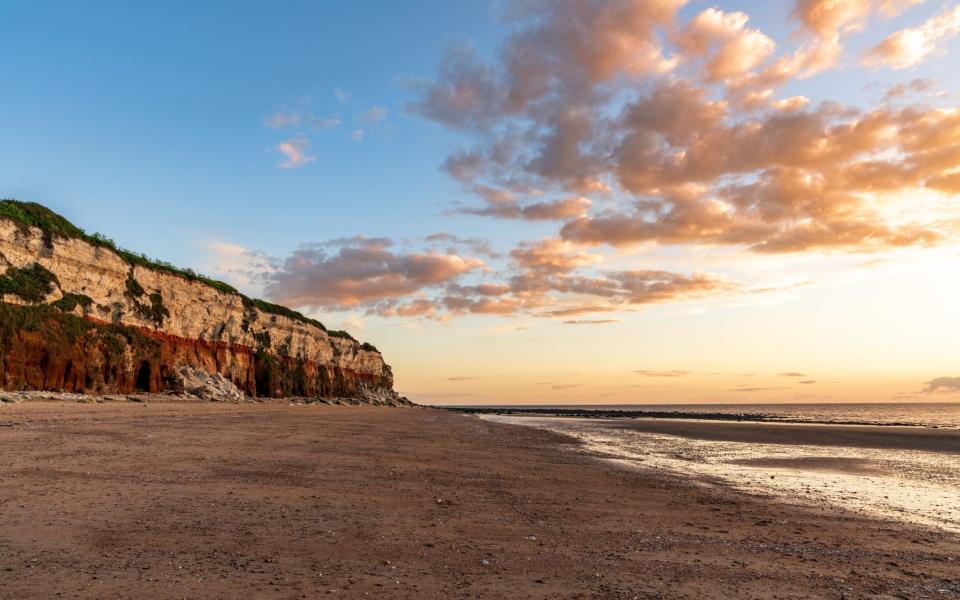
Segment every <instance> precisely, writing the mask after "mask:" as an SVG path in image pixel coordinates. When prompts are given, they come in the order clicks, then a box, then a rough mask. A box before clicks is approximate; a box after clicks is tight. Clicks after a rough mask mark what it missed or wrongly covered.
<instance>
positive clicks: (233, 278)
mask: <svg viewBox="0 0 960 600" xmlns="http://www.w3.org/2000/svg"><path fill="white" fill-rule="evenodd" d="M203 247H204V250H205V251H206V252H207V253H209V255H210V258H209V265H210V270H211V271H212V272H214V273H216V274H217V275H218V276H220V277H223V278H224V279H226V280H227V281H228V282H229V283H232V284H233V285H235V286H237V287H239V288H241V289H244V290H247V291H250V292H254V290H259V289H260V288H261V287H262V286H263V285H264V284H265V283H266V281H267V279H268V278H269V275H270V273H272V272H274V271H276V270H277V268H278V265H277V263H276V261H275V260H274V259H272V258H270V257H269V256H267V255H266V254H264V253H262V252H257V251H254V250H250V249H248V248H245V247H243V246H240V245H238V244H232V243H230V242H225V241H222V240H211V241H208V242H205V243H204V244H203Z"/></svg>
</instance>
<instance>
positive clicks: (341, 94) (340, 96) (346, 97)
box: [333, 88, 350, 104]
mask: <svg viewBox="0 0 960 600" xmlns="http://www.w3.org/2000/svg"><path fill="white" fill-rule="evenodd" d="M333 97H334V98H336V99H337V102H339V103H340V104H346V103H348V102H350V94H348V93H347V92H345V91H343V90H341V89H340V88H334V90H333Z"/></svg>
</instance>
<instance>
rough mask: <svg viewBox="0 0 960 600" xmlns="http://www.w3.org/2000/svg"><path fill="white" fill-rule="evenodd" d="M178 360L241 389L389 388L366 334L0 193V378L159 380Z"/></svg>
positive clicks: (4, 382) (141, 387) (341, 393)
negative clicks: (358, 335) (328, 324)
mask: <svg viewBox="0 0 960 600" xmlns="http://www.w3.org/2000/svg"><path fill="white" fill-rule="evenodd" d="M185 367H192V368H199V369H202V370H204V371H206V372H207V373H210V374H219V375H220V376H222V377H223V378H225V379H227V380H229V381H230V382H232V383H233V384H234V385H236V387H237V388H239V389H240V390H242V391H243V392H244V393H246V394H247V395H249V396H252V397H288V396H299V397H345V398H357V399H366V400H371V401H378V402H392V401H396V400H398V397H397V396H396V394H395V393H394V392H393V374H392V372H391V370H390V367H389V366H388V365H387V364H386V363H385V362H384V360H383V356H382V355H381V354H380V352H379V351H377V349H376V348H374V347H373V346H371V345H369V344H361V343H360V342H358V341H357V340H355V339H353V338H352V337H351V336H349V334H346V333H344V332H331V331H327V330H326V329H325V328H324V326H323V325H322V324H320V323H319V322H317V321H314V320H312V319H308V318H306V317H304V316H303V315H301V314H299V313H297V312H294V311H292V310H289V309H287V308H285V307H282V306H277V305H273V304H269V303H266V302H263V301H260V300H254V299H251V298H247V297H246V296H243V295H242V294H240V293H239V292H237V291H236V290H234V289H233V288H231V287H230V286H228V285H226V284H223V283H221V282H216V281H212V280H209V279H206V278H204V277H201V276H198V275H196V274H195V273H193V272H192V271H188V270H180V269H176V268H174V267H172V266H171V265H167V264H164V263H156V262H153V261H150V260H149V259H146V258H145V257H143V256H139V255H134V254H131V253H129V252H126V251H123V250H119V249H117V248H116V247H115V246H114V245H113V243H112V242H110V241H109V240H107V239H106V238H103V237H100V236H96V235H94V236H90V235H87V234H86V233H84V232H83V231H82V230H81V229H79V228H77V227H75V226H74V225H72V224H71V223H70V222H69V221H67V220H66V219H64V218H63V217H61V216H59V215H57V214H56V213H53V212H52V211H49V210H48V209H46V208H44V207H42V206H40V205H37V204H30V203H21V202H16V201H11V200H3V201H0V389H8V390H10V389H38V390H62V391H67V392H87V393H97V394H107V393H131V392H134V391H142V392H162V391H164V390H168V389H172V388H174V387H175V386H176V380H177V377H178V371H179V370H181V369H182V368H185Z"/></svg>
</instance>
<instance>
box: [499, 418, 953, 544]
mask: <svg viewBox="0 0 960 600" xmlns="http://www.w3.org/2000/svg"><path fill="white" fill-rule="evenodd" d="M497 408H498V409H499V408H505V407H497ZM514 408H517V409H519V408H521V407H514ZM523 408H533V407H523ZM535 408H538V409H540V408H548V407H542V406H537V407H535ZM556 408H557V409H578V410H582V411H593V410H599V411H600V413H599V416H593V417H590V418H587V417H585V416H584V415H575V416H567V417H551V416H544V415H541V414H524V413H513V414H503V413H501V414H484V415H481V417H482V418H484V419H488V420H491V421H496V422H501V423H510V424H516V425H524V426H528V427H538V428H541V429H547V430H550V431H554V432H557V433H562V434H565V435H568V436H572V437H574V438H576V439H578V440H579V441H580V442H581V444H580V445H579V446H578V447H577V448H576V449H572V450H570V451H578V452H587V453H590V454H592V455H594V456H595V457H596V458H597V460H602V461H606V462H608V463H612V464H615V465H617V466H618V467H620V468H624V469H630V470H636V471H641V472H649V471H650V470H653V471H656V474H657V475H660V476H662V475H664V474H667V475H669V476H674V475H675V476H679V477H684V478H686V479H688V480H689V481H690V482H692V483H694V484H696V485H708V486H726V487H729V488H733V489H735V490H736V491H738V492H741V493H744V494H749V495H752V496H761V497H764V498H769V499H771V500H774V501H777V502H782V503H785V504H792V505H799V506H811V507H824V506H831V507H834V508H836V509H837V510H841V511H847V512H851V513H856V514H858V515H866V516H871V517H874V518H880V519H887V520H891V521H899V522H902V523H910V524H912V525H916V526H919V527H922V528H931V529H935V530H942V531H951V532H955V533H960V431H957V432H956V438H955V439H956V446H955V447H954V446H953V445H952V443H953V439H954V438H953V437H952V435H953V434H952V432H953V430H960V403H952V404H933V403H930V404H906V403H903V404H778V405H775V404H766V405H759V404H749V405H748V404H737V405H715V404H710V405H699V406H696V405H632V406H625V405H617V406H569V405H564V406H557V407H556ZM508 410H509V409H508ZM615 411H626V412H627V413H634V414H635V413H638V412H650V413H656V414H665V413H667V414H669V413H683V414H682V415H679V418H680V419H682V420H689V419H694V420H698V421H703V422H706V421H704V420H703V417H704V416H705V415H706V416H708V417H709V419H710V420H709V422H708V426H709V427H724V426H728V425H733V426H736V425H737V423H730V421H731V420H732V421H743V422H749V421H759V424H758V425H756V426H757V427H763V428H775V427H780V428H786V427H793V429H794V430H795V429H797V428H798V427H797V426H788V425H786V423H806V424H810V426H812V427H818V425H815V424H824V427H826V429H827V430H826V433H825V434H824V435H825V436H826V438H827V440H828V441H827V443H823V437H824V435H821V436H820V438H821V441H820V443H818V444H816V445H813V444H810V445H807V444H804V443H803V442H804V439H803V437H799V438H797V439H791V440H790V443H766V442H765V443H754V442H745V441H717V440H710V439H695V438H693V437H690V436H684V435H679V434H677V435H674V434H670V433H666V432H664V429H663V428H658V432H656V433H650V432H644V431H638V430H636V429H635V428H631V427H629V426H624V423H626V422H630V421H632V420H633V419H623V418H611V415H613V416H614V417H615ZM716 415H726V416H729V417H728V418H723V417H720V418H721V419H722V420H717V419H718V417H717V416H716ZM639 418H644V417H639ZM676 418H678V417H677V416H674V417H672V419H676ZM849 425H857V426H858V427H857V428H856V429H857V431H858V434H857V435H869V436H874V438H875V440H877V441H878V443H876V444H874V445H875V446H878V447H854V446H849V445H845V444H844V441H843V440H844V439H846V438H845V436H844V435H840V430H841V429H844V428H845V426H849ZM833 427H837V428H838V429H836V430H834V429H833ZM799 428H800V429H804V428H805V426H799ZM905 428H906V429H905ZM910 428H928V429H929V430H932V429H936V430H937V431H938V432H940V433H936V434H935V435H937V436H947V437H946V438H943V437H941V439H946V444H945V445H944V444H943V443H941V444H940V445H939V447H938V448H937V449H935V450H927V449H925V450H916V449H902V448H896V447H885V445H884V443H883V440H884V437H885V436H898V435H902V434H903V432H904V431H907V432H908V433H909V431H911V429H910ZM666 430H667V431H668V430H669V428H667V429H666ZM944 430H946V431H944ZM833 431H837V432H838V433H837V435H836V436H835V437H836V443H834V442H832V441H831V440H832V439H833V434H832V433H831V432H833ZM893 446H896V445H895V444H893Z"/></svg>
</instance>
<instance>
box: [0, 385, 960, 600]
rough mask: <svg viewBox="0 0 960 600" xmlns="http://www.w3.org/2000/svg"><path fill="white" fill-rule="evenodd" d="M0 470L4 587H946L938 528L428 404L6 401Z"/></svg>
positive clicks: (703, 592) (606, 591) (550, 591)
mask: <svg viewBox="0 0 960 600" xmlns="http://www.w3.org/2000/svg"><path fill="white" fill-rule="evenodd" d="M0 477H2V479H3V480H4V481H7V482H15V483H16V485H9V486H3V488H2V489H0V519H2V520H3V522H4V523H5V527H4V528H3V529H2V530H0V556H2V562H3V568H5V573H4V585H3V586H2V587H0V597H4V598H21V597H47V596H53V595H54V594H55V593H56V592H71V593H72V595H74V596H79V597H93V596H100V597H104V596H110V597H117V596H119V597H132V596H137V597H174V596H180V597H185V596H186V597H223V596H238V595H248V596H250V595H256V596H258V597H284V598H288V597H303V596H307V597H313V596H316V595H320V594H323V595H330V597H337V596H339V597H351V598H352V597H382V598H424V597H451V598H457V597H478V596H483V597H486V598H571V597H573V598H576V597H580V598H635V597H639V598H655V597H668V598H674V597H697V598H731V597H737V598H773V597H780V598H783V597H790V598H801V597H811V596H812V597H835V598H836V597H840V596H841V595H844V594H845V595H846V596H847V597H856V596H881V595H889V596H897V595H900V596H906V597H924V596H931V597H945V595H950V594H953V595H956V594H960V578H958V576H957V570H958V569H957V566H958V562H960V538H958V537H957V536H956V535H953V534H950V533H947V532H943V531H937V530H933V529H929V528H925V527H921V526H911V525H906V524H903V523H898V522H895V521H888V520H880V519H876V518H873V517H868V516H864V515H861V514H856V513H851V512H845V511H842V510H837V509H834V508H829V507H809V506H800V505H798V504H796V503H792V502H772V501H770V500H769V499H764V498H760V497H754V496H750V495H747V494H743V493H740V492H738V491H736V490H733V489H729V488H725V487H723V486H702V485H699V484H698V483H697V482H696V481H693V480H690V479H685V478H683V477H681V476H679V475H677V474H675V473H672V472H657V471H656V470H654V469H642V470H622V469H618V468H615V467H614V466H612V465H607V464H605V463H604V462H602V461H598V460H597V459H596V458H595V457H594V456H591V455H589V454H588V453H587V452H585V451H584V449H583V447H582V446H581V445H579V444H578V443H577V442H576V441H575V440H574V439H572V438H570V437H568V436H562V435H559V434H556V433H552V432H548V431H543V430H540V429H535V428H531V427H520V426H514V425H507V424H499V423H490V422H487V421H483V420H481V419H478V418H475V417H471V416H465V415H458V414H453V413H450V412H447V411H441V410H434V409H412V408H376V407H367V406H361V407H340V406H318V405H313V406H286V405H279V404H276V403H274V404H262V405H261V404H240V405H232V404H218V403H159V402H155V403H150V404H147V405H144V404H139V403H122V402H114V403H107V404H96V405H90V404H78V403H49V402H48V403H30V402H26V403H23V404H18V405H11V406H5V407H3V408H0ZM331 590H334V591H331Z"/></svg>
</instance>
